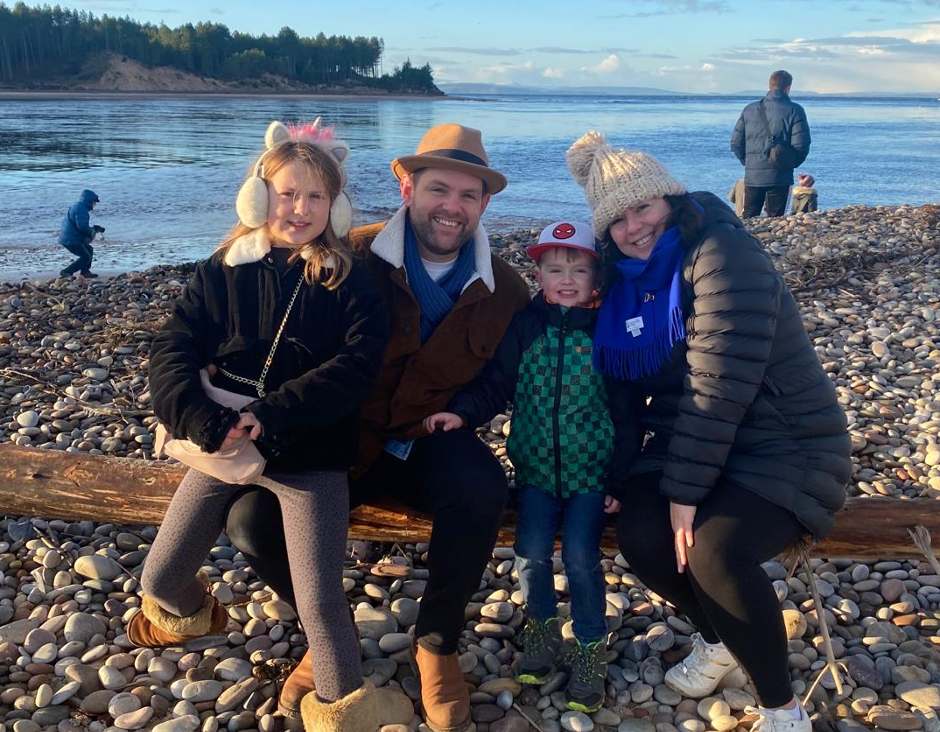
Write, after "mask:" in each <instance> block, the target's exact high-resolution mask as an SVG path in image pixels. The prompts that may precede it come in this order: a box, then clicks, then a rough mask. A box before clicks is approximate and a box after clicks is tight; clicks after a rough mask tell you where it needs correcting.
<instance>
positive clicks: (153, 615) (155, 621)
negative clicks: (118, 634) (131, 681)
mask: <svg viewBox="0 0 940 732" xmlns="http://www.w3.org/2000/svg"><path fill="white" fill-rule="evenodd" d="M226 625H228V613H227V612H226V611H225V608H224V607H222V605H220V604H219V602H218V600H216V599H215V598H214V597H213V596H212V595H209V594H207V595H205V597H204V598H203V601H202V607H200V608H199V609H198V610H197V611H196V612H195V613H193V614H192V615H187V616H185V617H180V616H179V615H174V614H173V613H171V612H168V611H166V610H164V609H163V608H162V607H160V606H159V605H158V604H157V601H156V600H154V599H153V598H152V597H150V595H144V596H143V601H142V602H141V606H140V612H139V613H137V614H136V615H135V616H134V617H132V618H131V621H130V622H129V623H128V624H127V628H125V631H124V632H125V633H127V639H128V640H129V641H130V642H131V643H133V644H134V645H135V646H137V647H139V648H163V647H165V646H179V645H182V644H184V643H186V641H188V640H192V639H193V638H199V637H201V636H204V635H212V634H214V633H220V632H221V631H223V630H225V626H226Z"/></svg>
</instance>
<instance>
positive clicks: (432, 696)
mask: <svg viewBox="0 0 940 732" xmlns="http://www.w3.org/2000/svg"><path fill="white" fill-rule="evenodd" d="M414 657H415V664H416V665H417V667H418V680H419V681H420V682H421V706H422V707H424V719H425V722H427V725H428V727H430V728H431V729H432V730H434V732H472V731H473V730H475V729H476V725H475V724H474V723H473V722H472V721H471V719H470V692H469V691H468V690H467V683H466V681H464V678H463V672H462V671H461V670H460V663H459V662H458V660H457V654H456V653H449V654H447V655H444V656H439V655H437V654H435V653H431V651H429V650H427V649H426V648H424V647H423V646H421V645H420V644H419V643H416V644H415V647H414Z"/></svg>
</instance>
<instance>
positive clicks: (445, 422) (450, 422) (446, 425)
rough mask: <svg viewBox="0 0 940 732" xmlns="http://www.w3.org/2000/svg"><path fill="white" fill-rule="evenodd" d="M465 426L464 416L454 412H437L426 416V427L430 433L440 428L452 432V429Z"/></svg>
mask: <svg viewBox="0 0 940 732" xmlns="http://www.w3.org/2000/svg"><path fill="white" fill-rule="evenodd" d="M463 426H464V421H463V417H461V416H460V415H457V414H454V413H453V412H437V413H436V414H432V415H431V416H430V417H425V418H424V429H425V430H427V431H428V433H431V432H434V431H436V430H437V429H438V428H440V429H441V431H442V432H450V431H451V430H459V429H460V428H461V427H463Z"/></svg>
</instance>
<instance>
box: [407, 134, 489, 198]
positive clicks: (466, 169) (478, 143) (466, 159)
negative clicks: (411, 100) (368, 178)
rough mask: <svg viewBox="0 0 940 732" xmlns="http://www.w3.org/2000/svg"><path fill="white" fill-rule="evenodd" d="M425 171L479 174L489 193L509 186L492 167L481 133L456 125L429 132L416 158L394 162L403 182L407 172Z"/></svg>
mask: <svg viewBox="0 0 940 732" xmlns="http://www.w3.org/2000/svg"><path fill="white" fill-rule="evenodd" d="M423 168H444V169H446V170H459V171H461V172H463V173H469V174H470V175H475V176H476V177H477V178H482V179H483V181H484V182H485V183H486V192H487V193H499V192H500V191H501V190H503V188H505V187H506V176H504V175H503V174H502V173H499V172H497V171H495V170H493V169H492V168H491V167H490V166H489V158H487V156H486V150H484V149H483V136H482V135H481V134H480V131H479V130H475V129H473V128H472V127H464V126H463V125H458V124H454V123H452V122H448V123H446V124H442V125H436V126H434V127H432V128H431V129H429V130H428V131H427V132H425V133H424V137H422V138H421V142H419V143H418V149H417V150H415V154H414V155H404V156H402V157H400V158H395V160H393V161H392V172H393V173H394V174H395V177H396V178H398V179H399V180H401V177H402V176H403V175H405V174H406V173H414V172H415V171H417V170H422V169H423Z"/></svg>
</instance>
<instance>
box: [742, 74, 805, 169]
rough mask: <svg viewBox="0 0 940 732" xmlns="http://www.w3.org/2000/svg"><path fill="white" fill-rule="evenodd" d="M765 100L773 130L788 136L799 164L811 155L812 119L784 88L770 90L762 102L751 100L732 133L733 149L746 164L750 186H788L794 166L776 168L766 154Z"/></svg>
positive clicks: (787, 138)
mask: <svg viewBox="0 0 940 732" xmlns="http://www.w3.org/2000/svg"><path fill="white" fill-rule="evenodd" d="M761 102H763V105H764V110H765V111H766V114H767V122H768V123H769V125H770V133H771V134H772V135H774V136H776V137H777V139H782V140H786V141H787V142H789V144H790V146H791V147H792V148H793V149H794V150H795V151H796V153H797V155H796V161H795V162H796V164H795V165H794V168H795V167H799V166H800V165H802V164H803V161H804V160H806V156H807V155H809V146H810V142H811V141H810V136H809V122H807V121H806V112H804V111H803V107H801V106H800V105H799V104H797V103H796V102H794V101H791V100H790V97H789V96H787V95H786V94H784V93H783V92H782V91H777V90H774V91H769V92H767V96H766V97H764V98H763V99H762V100H761V101H760V102H752V103H751V104H748V105H747V106H746V107H745V108H744V111H743V112H741V116H740V117H738V122H737V124H736V125H735V126H734V132H733V133H732V135H731V152H733V153H734V154H735V156H736V157H737V158H738V160H740V161H741V164H742V165H743V166H744V184H745V185H748V186H788V185H792V183H793V168H777V167H775V166H774V165H773V164H772V163H771V162H770V160H768V158H767V150H768V148H769V143H768V137H767V132H766V129H767V128H766V127H764V124H763V121H762V120H761V117H760V111H759V105H760V104H761Z"/></svg>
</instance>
